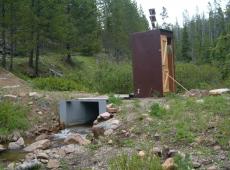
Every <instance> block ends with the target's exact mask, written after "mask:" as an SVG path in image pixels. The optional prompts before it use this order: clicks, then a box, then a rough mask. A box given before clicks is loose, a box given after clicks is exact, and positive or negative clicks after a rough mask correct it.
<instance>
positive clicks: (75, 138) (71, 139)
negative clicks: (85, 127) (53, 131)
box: [64, 133, 91, 145]
mask: <svg viewBox="0 0 230 170" xmlns="http://www.w3.org/2000/svg"><path fill="white" fill-rule="evenodd" d="M64 143H66V144H79V145H88V144H90V143H91V142H90V141H89V140H87V139H85V138H83V137H82V136H81V135H80V134H78V133H75V134H71V135H69V136H67V138H66V139H65V140H64Z"/></svg>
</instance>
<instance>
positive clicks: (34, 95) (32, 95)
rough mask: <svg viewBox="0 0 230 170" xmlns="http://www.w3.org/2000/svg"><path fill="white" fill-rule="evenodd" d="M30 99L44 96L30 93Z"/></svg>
mask: <svg viewBox="0 0 230 170" xmlns="http://www.w3.org/2000/svg"><path fill="white" fill-rule="evenodd" d="M29 97H35V98H41V97H42V95H41V94H38V93H37V92H30V93H29Z"/></svg>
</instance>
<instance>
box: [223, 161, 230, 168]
mask: <svg viewBox="0 0 230 170" xmlns="http://www.w3.org/2000/svg"><path fill="white" fill-rule="evenodd" d="M223 170H230V162H227V161H226V162H224V163H223Z"/></svg>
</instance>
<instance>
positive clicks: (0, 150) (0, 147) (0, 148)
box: [0, 145, 6, 153]
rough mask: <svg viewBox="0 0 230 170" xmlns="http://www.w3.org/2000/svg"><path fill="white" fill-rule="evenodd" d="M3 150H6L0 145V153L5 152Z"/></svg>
mask: <svg viewBox="0 0 230 170" xmlns="http://www.w3.org/2000/svg"><path fill="white" fill-rule="evenodd" d="M5 150H6V148H5V147H4V146H3V145H0V153H1V152H3V151H5Z"/></svg>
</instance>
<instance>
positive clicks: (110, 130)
mask: <svg viewBox="0 0 230 170" xmlns="http://www.w3.org/2000/svg"><path fill="white" fill-rule="evenodd" d="M112 134H113V129H108V130H106V131H105V132H104V135H105V136H109V135H112Z"/></svg>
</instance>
